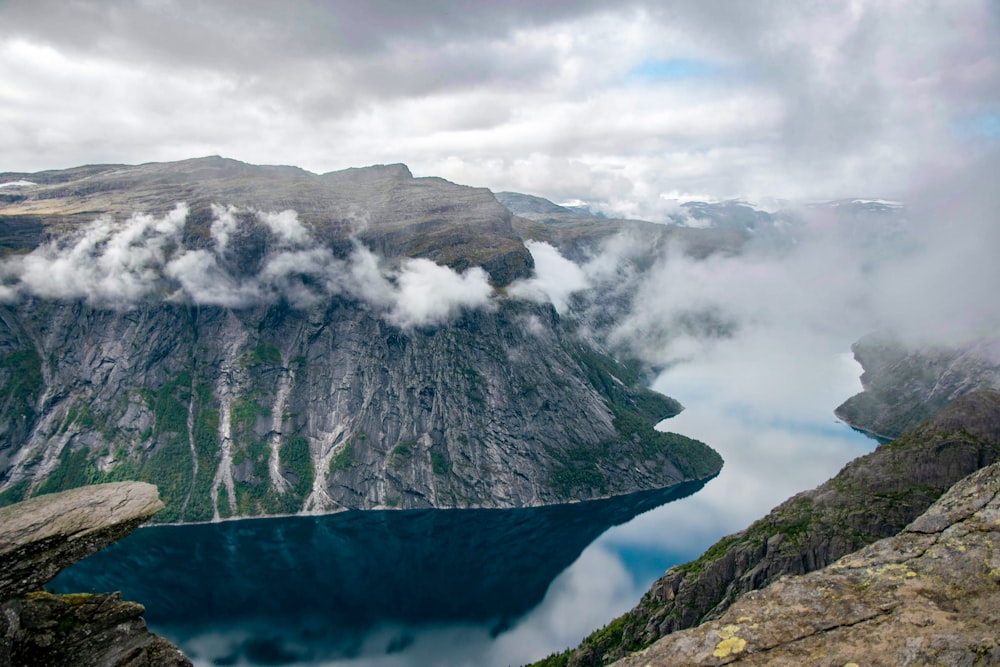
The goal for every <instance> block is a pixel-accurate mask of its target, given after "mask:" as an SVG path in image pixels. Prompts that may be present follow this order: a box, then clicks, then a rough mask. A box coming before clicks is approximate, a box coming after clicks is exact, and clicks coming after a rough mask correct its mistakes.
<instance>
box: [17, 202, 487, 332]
mask: <svg viewBox="0 0 1000 667" xmlns="http://www.w3.org/2000/svg"><path fill="white" fill-rule="evenodd" d="M188 214H189V210H188V207H187V205H186V204H183V203H180V204H177V205H176V206H175V207H174V209H173V210H172V211H170V212H169V213H167V214H166V215H164V216H162V217H156V216H152V215H148V214H145V213H136V214H134V215H133V216H132V217H130V218H129V219H127V220H124V221H116V220H113V219H111V218H110V217H101V218H99V219H97V220H95V221H94V222H92V223H90V224H88V225H86V226H85V227H83V228H82V229H80V230H78V231H76V232H74V233H70V234H67V235H64V236H60V237H58V238H56V239H54V240H51V241H49V242H47V243H45V244H43V245H42V246H40V247H38V248H36V249H35V250H33V251H32V252H30V253H28V254H26V255H23V256H15V257H11V258H8V259H7V260H5V261H3V263H2V264H0V280H2V282H0V301H3V302H7V303H12V302H14V301H16V300H17V299H19V298H21V297H22V296H34V297H40V298H45V299H65V300H71V299H83V300H85V301H87V302H88V303H90V304H92V305H94V306H98V307H107V308H129V307H131V306H134V305H135V304H136V303H138V302H140V301H142V300H149V299H161V300H163V301H169V302H181V303H194V304H199V305H213V306H223V307H228V308H245V307H250V306H253V305H257V304H262V303H263V304H266V303H274V302H277V301H279V300H285V301H287V302H288V303H289V304H291V305H292V306H293V307H295V308H309V307H312V306H315V305H317V304H320V303H322V302H323V301H325V300H328V299H329V298H330V297H332V296H336V295H345V296H348V297H352V298H356V299H360V300H362V301H363V302H365V303H366V304H368V305H369V306H370V307H372V308H374V309H375V310H376V311H377V312H378V313H379V314H380V315H381V316H383V317H384V318H385V319H386V320H387V321H388V322H390V323H392V324H394V325H397V326H399V327H402V328H408V327H413V326H428V325H434V324H440V323H442V322H445V321H447V320H449V319H450V318H452V317H454V316H455V315H456V314H457V313H458V312H459V311H460V310H461V309H463V308H483V307H489V306H490V304H491V298H492V297H493V288H492V287H491V286H490V284H489V280H488V275H487V274H486V272H485V271H484V270H483V269H481V268H479V267H473V268H470V269H468V270H466V271H464V272H463V273H458V272H456V271H454V270H452V269H450V268H448V267H446V266H440V265H438V264H435V263H434V262H432V261H430V260H426V259H419V258H417V259H413V258H407V259H403V260H402V261H399V262H395V263H392V262H387V261H386V260H385V259H383V258H381V257H378V256H377V255H375V254H374V253H373V252H372V251H371V250H369V249H368V248H366V247H365V246H364V245H362V244H361V243H360V242H359V241H357V240H356V239H353V238H352V239H351V251H350V253H349V254H348V255H347V256H346V257H341V256H337V255H336V254H335V253H334V251H333V250H332V249H330V248H329V247H326V246H325V245H323V244H321V243H320V242H318V241H317V240H316V238H315V237H314V234H313V233H312V231H310V229H309V228H308V227H307V226H306V225H304V224H303V223H302V222H301V221H300V220H299V219H298V215H297V214H296V212H295V211H293V210H286V211H281V212H278V213H273V212H266V211H241V210H239V209H236V208H234V207H231V206H230V207H222V206H218V205H213V207H212V215H213V219H212V222H211V228H210V232H211V240H210V241H209V242H208V243H206V244H203V245H199V246H198V247H189V246H188V244H187V243H186V242H185V238H186V237H185V226H186V224H187V222H188V217H189V215H188ZM241 244H242V245H243V246H246V247H241ZM248 258H249V260H250V266H249V267H248V266H245V265H246V263H247V259H248Z"/></svg>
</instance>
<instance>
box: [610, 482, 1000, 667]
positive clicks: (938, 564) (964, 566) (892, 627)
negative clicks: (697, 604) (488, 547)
mask: <svg viewBox="0 0 1000 667" xmlns="http://www.w3.org/2000/svg"><path fill="white" fill-rule="evenodd" d="M998 627H1000V464H993V465H991V466H989V467H987V468H985V469H983V470H980V471H978V472H976V473H974V474H972V475H970V476H969V477H968V478H966V479H964V480H962V481H961V482H959V483H958V484H956V485H955V486H954V487H953V488H952V489H951V490H950V491H949V492H948V493H947V494H945V495H944V496H943V497H942V498H941V499H940V500H938V501H937V502H936V503H935V504H934V505H933V506H932V507H931V508H930V509H929V510H927V512H925V513H924V514H923V515H921V516H920V517H919V518H918V519H917V520H916V521H914V522H913V523H911V524H910V525H909V526H907V527H906V528H905V529H904V530H903V531H902V532H901V533H900V534H899V535H897V536H895V537H891V538H887V539H884V540H881V541H879V542H876V543H874V544H872V545H870V546H868V547H865V548H864V549H862V550H860V551H858V552H857V553H853V554H851V555H850V556H847V557H845V558H842V559H841V560H839V561H838V562H836V563H835V564H833V565H831V566H829V567H827V568H825V569H823V570H820V571H818V572H813V573H811V574H807V575H804V576H801V577H789V578H783V579H781V580H779V581H777V582H776V583H774V584H772V585H770V586H769V587H767V588H765V589H764V590H761V591H755V592H752V593H749V594H747V595H745V596H743V597H742V598H740V599H739V600H738V601H736V602H735V603H734V604H733V605H732V606H731V607H730V608H729V609H728V610H727V611H726V612H725V613H724V614H723V615H722V616H721V617H719V618H718V619H716V620H714V621H712V622H710V623H705V624H703V625H700V626H698V627H697V628H693V629H690V630H685V631H683V632H677V633H674V634H672V635H670V636H668V637H665V638H663V639H661V640H660V641H658V642H657V643H655V644H653V645H652V646H651V647H649V648H648V649H647V650H645V651H642V652H640V653H639V654H637V655H633V656H630V657H628V658H626V659H624V660H621V661H620V662H617V663H615V664H616V665H619V666H620V667H658V666H664V667H665V666H667V665H671V666H673V665H725V664H734V663H735V664H741V665H744V664H745V665H805V664H809V665H892V666H896V665H996V664H1000V641H998V639H997V628H998Z"/></svg>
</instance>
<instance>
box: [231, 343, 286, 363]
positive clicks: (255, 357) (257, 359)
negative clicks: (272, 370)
mask: <svg viewBox="0 0 1000 667" xmlns="http://www.w3.org/2000/svg"><path fill="white" fill-rule="evenodd" d="M240 364H241V365H242V366H243V367H244V368H247V367H250V366H281V352H279V351H278V348H276V347H275V346H273V345H270V344H268V343H261V344H260V345H258V346H257V347H255V348H252V349H250V350H248V351H247V352H246V353H245V354H244V355H243V357H242V358H241V359H240Z"/></svg>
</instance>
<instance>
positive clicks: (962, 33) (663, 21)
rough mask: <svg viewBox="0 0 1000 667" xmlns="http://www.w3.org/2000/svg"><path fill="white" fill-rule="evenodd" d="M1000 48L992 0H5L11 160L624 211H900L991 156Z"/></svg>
mask: <svg viewBox="0 0 1000 667" xmlns="http://www.w3.org/2000/svg"><path fill="white" fill-rule="evenodd" d="M998 36H1000V5H997V4H996V3H993V2H990V0H947V1H942V2H910V1H902V0H901V1H899V2H893V1H885V2H870V1H867V0H854V1H851V2H836V3H834V2H824V3H801V2H795V1H789V2H782V1H780V0H779V1H775V2H767V3H764V2H754V3H744V2H736V1H731V2H724V1H707V2H623V1H621V0H616V1H615V2H602V1H600V0H592V1H589V2H588V1H581V2H564V1H552V2H536V1H529V0H513V1H507V2H502V3H501V2H478V3H476V2H458V1H449V0H413V1H407V2H389V1H387V0H385V1H373V2H365V3H359V2H354V1H353V0H313V1H311V2H306V1H300V2H287V3H284V2H283V3H275V2H270V1H267V0H239V1H236V0H231V1H220V2H203V3H194V2H180V1H175V0H135V1H132V2H115V1H106V0H101V1H96V0H94V1H88V0H78V1H73V2H55V1H54V0H52V1H47V0H41V1H39V0H0V72H3V76H2V77H0V146H2V147H3V151H2V158H0V171H35V170H42V169H52V168H65V167H70V166H75V165H78V164H84V163H98V162H124V163H140V162H147V161H164V160H177V159H183V158H188V157H195V156H201V155H209V154H220V155H224V156H227V157H233V158H236V159H240V160H244V161H247V162H253V163H281V164H295V165H298V166H302V167H304V168H306V169H309V170H312V171H316V172H323V171H329V170H334V169H340V168H345V167H350V166H362V165H367V164H374V163H387V162H405V163H407V164H409V165H410V166H411V168H412V169H413V171H414V172H415V173H416V174H417V175H440V176H444V177H446V178H449V179H451V180H454V181H456V182H460V183H466V184H471V185H483V186H487V187H490V188H492V189H494V190H503V189H512V190H517V191H523V192H530V193H536V194H541V195H544V196H547V197H550V198H552V199H555V200H557V201H570V200H576V199H579V200H586V201H589V202H593V203H596V204H598V205H600V206H603V207H604V208H605V209H607V210H614V211H618V212H621V213H630V214H641V213H642V212H643V211H648V210H652V209H655V205H654V204H655V202H657V201H660V200H661V199H662V198H664V197H676V196H685V195H686V196H690V195H696V196H697V195H703V196H711V197H720V198H721V197H731V196H744V197H749V198H762V197H769V196H770V197H806V198H832V197H840V196H866V197H870V196H879V197H888V198H903V197H905V196H906V195H907V194H908V193H909V192H911V191H912V189H913V188H919V187H921V186H922V185H923V184H924V183H926V182H927V181H929V180H930V181H933V180H935V179H937V178H939V177H941V176H942V174H943V173H945V174H946V173H947V172H949V171H951V170H953V169H956V168H958V167H961V166H962V165H963V164H964V163H966V162H967V161H969V160H971V159H974V158H975V157H976V156H977V155H978V154H980V153H982V152H984V151H989V150H995V149H996V147H997V143H998V142H1000V48H997V47H998V44H1000V40H998Z"/></svg>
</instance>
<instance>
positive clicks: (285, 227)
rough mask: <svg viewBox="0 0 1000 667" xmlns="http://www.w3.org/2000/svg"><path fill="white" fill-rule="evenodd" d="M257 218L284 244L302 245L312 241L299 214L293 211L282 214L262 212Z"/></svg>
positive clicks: (289, 210)
mask: <svg viewBox="0 0 1000 667" xmlns="http://www.w3.org/2000/svg"><path fill="white" fill-rule="evenodd" d="M257 217H258V218H259V219H260V220H261V222H263V223H264V224H265V225H267V226H268V227H269V228H270V229H271V231H272V232H273V233H274V234H275V236H277V237H278V238H279V239H280V240H281V242H282V243H284V244H287V245H301V244H303V243H308V242H309V241H312V235H311V234H310V233H309V230H308V229H306V228H305V226H304V225H303V224H302V223H301V222H299V214H298V213H297V212H295V211H293V210H291V209H288V210H286V211H282V212H281V213H268V212H264V211H261V212H259V213H258V214H257Z"/></svg>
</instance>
